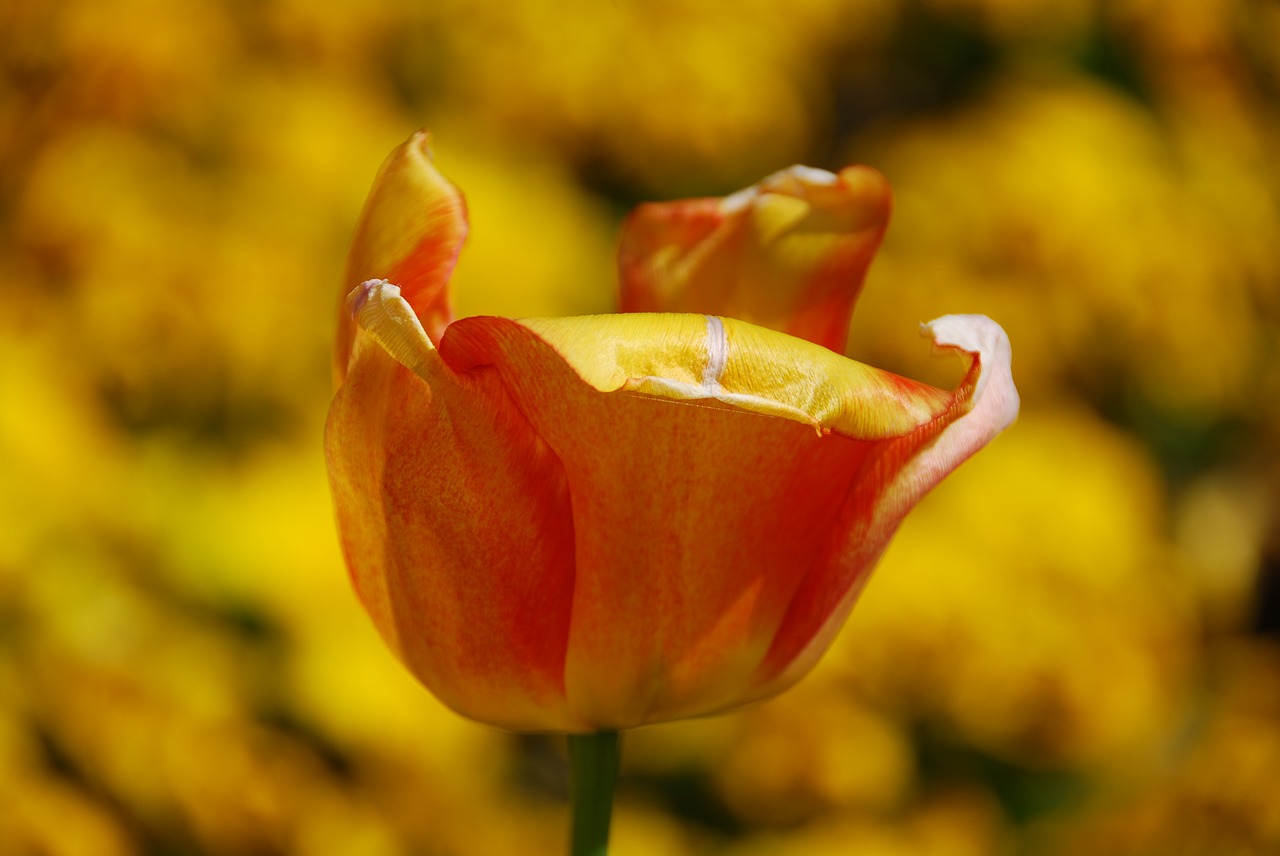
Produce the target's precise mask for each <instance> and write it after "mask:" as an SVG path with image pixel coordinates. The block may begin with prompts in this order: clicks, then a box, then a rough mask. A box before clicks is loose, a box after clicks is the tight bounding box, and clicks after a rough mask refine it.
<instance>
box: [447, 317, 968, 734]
mask: <svg viewBox="0 0 1280 856" xmlns="http://www.w3.org/2000/svg"><path fill="white" fill-rule="evenodd" d="M440 353H441V356H442V357H443V358H444V360H445V362H446V363H448V364H449V366H450V367H451V368H452V369H453V370H454V371H456V372H459V373H470V372H476V371H481V370H483V369H485V368H486V367H488V368H491V369H492V370H493V371H494V372H495V374H497V375H498V376H499V377H500V378H501V379H502V382H503V383H504V385H505V386H506V388H507V389H508V390H510V392H511V395H512V398H513V400H514V401H515V402H516V403H517V405H518V407H519V408H520V410H521V411H522V412H523V413H525V414H526V415H527V417H528V419H529V421H530V424H531V425H532V426H533V428H534V430H535V431H537V432H538V434H539V435H540V436H541V437H543V438H544V439H545V440H546V442H547V443H548V445H549V446H550V447H551V449H552V450H553V451H554V452H555V454H556V455H557V457H558V458H559V459H560V460H561V461H562V463H563V465H564V469H565V474H566V478H567V480H568V486H569V492H570V495H571V496H572V498H573V514H574V524H575V539H576V543H575V562H576V567H577V573H576V579H575V588H574V594H573V614H572V623H571V627H570V631H569V648H568V656H567V659H566V663H565V686H566V693H567V696H568V700H569V704H570V706H571V709H572V710H573V712H574V715H575V716H576V717H577V718H579V719H581V720H584V721H588V722H591V723H594V725H595V726H596V727H598V728H618V727H628V726H633V725H639V724H643V723H645V722H653V721H658V720H663V719H671V718H677V717H681V716H690V715H698V714H705V713H710V712H713V711H715V710H718V709H722V708H725V707H729V706H733V705H735V704H738V703H741V702H742V701H744V700H745V698H746V697H748V696H749V695H750V694H751V692H752V691H753V690H754V689H755V681H756V680H758V675H759V673H760V667H761V663H762V661H763V660H764V658H765V657H766V656H767V654H768V652H769V650H770V647H771V646H772V645H773V644H774V640H775V638H776V636H777V633H778V628H779V626H780V625H781V624H782V622H783V621H784V620H785V619H786V618H787V614H788V612H789V610H790V609H791V605H792V603H793V601H794V600H795V597H796V593H797V590H798V588H799V586H800V585H801V584H802V583H803V582H804V581H805V580H806V579H808V578H809V576H811V575H812V574H813V573H815V572H817V571H818V570H820V568H821V563H822V562H825V561H827V550H828V549H829V545H830V541H831V532H832V530H833V529H834V528H835V527H837V526H838V525H839V524H840V522H841V520H842V516H843V515H844V512H843V508H844V505H845V503H846V497H847V496H848V495H849V494H850V492H851V491H852V490H854V489H855V487H856V485H858V484H859V483H860V482H861V481H862V480H863V479H864V478H865V477H866V476H865V474H866V473H868V472H877V471H879V470H880V469H882V465H881V464H880V463H879V462H880V459H881V458H882V457H883V456H884V454H885V453H886V452H887V451H891V450H896V449H900V448H909V447H910V448H918V447H919V446H921V445H923V444H924V443H926V442H927V441H928V440H929V439H930V438H931V437H933V436H936V435H937V434H938V432H939V431H941V430H942V429H943V427H945V425H946V423H947V422H948V421H949V420H951V419H954V418H955V417H956V416H959V415H960V413H961V411H960V409H959V408H957V406H956V402H957V398H956V397H955V396H952V395H950V394H948V393H945V392H943V391H941V390H936V389H933V388H932V387H928V386H925V385H923V384H918V383H915V382H912V381H909V380H906V379H904V378H899V377H896V376H894V375H890V374H888V373H886V372H881V371H878V370H876V369H872V368H870V367H867V366H862V365H860V364H858V363H854V362H853V361H851V360H847V359H845V358H843V357H840V356H838V355H836V354H833V353H831V352H830V351H827V350H825V349H823V348H821V347H818V346H816V345H812V344H810V343H807V342H803V341H801V340H797V339H794V338H792V337H790V336H785V335H782V334H779V333H776V332H773V331H769V330H764V329H761V328H757V327H754V326H752V325H750V324H746V323H742V322H737V321H731V320H726V319H720V318H714V317H711V318H708V317H704V316H698V315H624V316H600V317H592V318H565V319H537V320H531V321H524V322H513V321H507V320H504V319H497V318H468V319H463V320H461V321H458V322H456V323H455V324H453V325H452V326H451V327H450V328H449V330H448V331H447V332H446V334H445V337H444V339H443V341H442V342H441V346H440ZM894 471H895V472H896V468H895V469H894Z"/></svg>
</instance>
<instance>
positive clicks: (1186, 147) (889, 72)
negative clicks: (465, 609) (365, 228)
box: [0, 0, 1280, 856]
mask: <svg viewBox="0 0 1280 856" xmlns="http://www.w3.org/2000/svg"><path fill="white" fill-rule="evenodd" d="M421 126H427V127H430V128H431V129H432V130H433V131H434V133H435V140H436V153H437V157H438V161H439V163H440V164H441V166H442V169H443V170H444V171H445V172H446V173H447V174H448V175H449V176H451V177H452V178H453V179H454V180H455V181H456V182H457V183H458V184H459V185H460V186H461V187H462V188H463V189H464V191H465V192H466V194H467V197H468V201H469V205H470V210H471V214H472V223H473V231H472V238H471V241H470V243H469V245H468V248H467V250H466V252H465V254H464V257H463V260H462V262H461V264H460V267H459V270H458V274H457V278H456V289H455V294H456V298H457V305H458V308H459V310H460V311H461V313H462V314H472V313H497V314H506V315H517V316H519V315H546V314H550V315H560V314H573V313H587V312H599V311H609V310H611V309H612V306H613V282H614V274H613V260H612V252H613V240H614V237H613V236H614V233H615V228H616V226H617V223H618V221H619V219H620V218H621V217H622V216H623V214H624V213H625V212H626V210H627V209H628V208H629V207H630V206H631V205H632V204H633V203H635V202H636V201H639V200H642V199H667V198H675V197H683V196H693V195H721V194H724V193H727V192H730V191H732V190H735V189H737V188H739V187H742V186H745V185H747V184H750V183H752V182H753V181H755V180H757V179H758V178H760V177H761V176H763V175H764V174H766V173H768V172H770V171H772V170H774V169H778V168H780V167H783V166H785V165H787V164H790V163H793V162H806V163H810V164H812V165H816V166H823V167H827V168H834V167H839V166H841V165H844V164H846V163H852V162H864V163H870V164H872V165H875V166H876V167H878V168H879V169H880V170H882V171H883V172H884V173H885V174H886V175H887V176H888V177H889V178H890V180H891V181H892V183H893V184H894V186H895V187H896V192H897V206H896V210H895V217H894V222H893V224H892V225H891V228H890V232H889V236H888V238H887V241H886V244H885V246H884V249H883V251H882V254H881V256H880V258H879V260H878V261H877V263H876V264H875V266H874V267H873V269H872V272H871V275H870V278H869V280H868V283H867V287H866V290H865V292H864V297H863V300H862V302H861V304H860V306H859V309H858V312H857V314H856V316H855V321H854V329H853V334H852V336H851V339H850V344H849V353H850V354H851V355H853V356H854V357H856V358H858V359H862V360H864V361H867V362H871V363H874V364H877V365H881V366H883V367H886V368H890V369H893V370H896V371H899V372H902V373H905V374H910V375H913V376H919V377H922V378H925V379H929V380H934V381H936V382H939V383H946V382H949V381H950V380H951V379H954V377H955V373H956V367H955V366H951V365H946V364H940V363H937V362H935V361H931V360H930V359H929V357H928V354H927V346H926V344H925V343H924V342H923V341H922V340H920V339H919V338H918V336H917V335H916V325H917V323H918V322H920V321H922V320H927V319H929V318H933V317H935V316H937V315H941V314H944V313H948V312H981V313H986V314H989V315H991V316H993V317H994V318H996V319H998V320H999V321H1001V322H1002V323H1003V324H1004V325H1005V327H1006V328H1007V329H1008V331H1009V333H1010V335H1011V337H1012V340H1013V343H1014V354H1015V366H1014V368H1015V375H1016V377H1017V380H1018V384H1019V386H1020V388H1021V391H1022V394H1023V400H1024V409H1023V415H1022V418H1021V420H1020V422H1019V423H1018V424H1017V425H1016V426H1015V428H1014V429H1013V430H1011V431H1010V432H1008V433H1007V434H1006V435H1004V436H1002V437H1001V438H1000V439H999V440H998V441H997V442H996V443H995V444H994V445H993V446H992V447H991V448H990V449H988V450H987V451H985V452H984V453H982V454H981V455H980V456H978V457H977V458H976V459H974V460H973V461H972V462H970V463H969V464H968V465H966V466H965V467H964V468H962V469H961V470H960V471H959V472H958V473H956V474H955V476H954V477H952V478H951V479H950V480H949V481H948V482H946V483H945V484H944V485H943V486H942V487H940V488H939V489H938V490H937V491H935V493H934V494H933V495H931V496H930V497H929V498H928V499H927V501H926V502H925V503H924V504H923V505H922V506H921V507H920V508H919V509H918V510H917V511H916V512H915V513H914V515H913V516H912V517H911V519H910V520H909V521H908V522H907V524H906V525H905V526H904V528H903V530H902V531H901V532H900V533H899V536H898V538H897V539H896V541H895V543H894V545H893V547H892V548H891V549H890V551H889V553H888V555H887V556H886V558H885V560H884V561H883V563H882V565H881V567H880V568H879V570H878V571H877V574H876V577H875V579H874V580H873V582H872V584H871V585H870V587H869V589H868V590H867V592H866V595H865V597H864V599H863V601H862V603H861V604H860V606H859V607H858V609H857V610H856V611H855V615H854V617H853V619H852V620H851V622H850V624H849V626H848V627H847V629H846V630H845V631H844V633H843V635H842V636H841V637H840V639H839V641H838V643H837V644H836V647H835V649H834V650H833V651H832V652H831V654H830V656H829V657H828V658H827V659H826V660H825V661H824V662H823V664H822V665H821V666H820V667H819V668H818V669H817V670H816V671H815V672H814V674H813V675H812V676H811V677H809V678H808V679H807V680H806V681H805V682H804V683H802V684H801V685H800V686H799V687H797V688H796V689H795V690H793V691H792V692H790V693H789V694H787V695H784V696H782V697H780V698H778V699H776V700H773V701H770V702H767V703H764V704H760V705H757V706H755V707H752V708H750V709H747V710H743V711H741V712H738V713H735V714H732V715H727V716H721V717H718V718H714V719H708V720H703V721H693V722H687V723H680V724H673V725H667V726H658V727H653V728H649V729H645V730H642V731H639V732H636V733H633V734H631V735H629V738H628V743H627V746H626V765H625V773H624V782H623V785H622V790H621V793H620V797H619V805H618V810H617V816H616V826H615V836H614V838H615V850H616V852H617V853H618V854H620V856H629V854H724V856H762V854H782V856H808V854H837V853H850V854H859V856H898V854H903V856H905V854H913V856H935V854H936V856H969V854H973V856H982V854H1050V856H1053V854H1061V856H1073V854H1099V853H1105V854H1119V856H1145V854H1152V855H1153V856H1154V854H1160V856H1190V854H1204V856H1234V854H1275V853H1280V638H1278V634H1280V540H1278V539H1277V534H1276V532H1277V523H1278V522H1280V513H1278V511H1277V502H1276V500H1277V486H1280V449H1277V440H1278V439H1280V213H1278V211H1280V3H1277V2H1274V0H1111V2H1102V0H1096V2H1091V1H1090V0H860V1H859V0H788V2H786V3H783V2H777V0H774V1H773V2H771V0H732V2H730V0H724V2H719V0H703V2H673V0H644V2H640V0H557V2H552V0H505V2H467V0H359V2H356V0H348V2H327V3H312V2H305V0H262V1H261V2H258V1H257V0H109V2H103V0H56V2H49V3H38V2H21V0H7V2H3V3H0V521H2V523H0V853H3V854H6V856H8V854H23V856H26V855H27V854H32V856H34V854H41V856H126V854H139V855H140V856H162V855H163V856H177V854H183V855H184V856H185V854H250V856H254V855H255V854H291V855H292V854H298V856H321V854H344V856H401V854H406V855H407V854H418V855H420V856H451V855H452V854H459V856H461V854H511V853H558V852H561V850H562V848H563V841H564V824H565V814H566V809H565V803H564V797H565V771H564V761H563V747H562V746H561V745H560V743H559V742H558V741H557V740H555V739H552V738H549V737H541V736H525V737H520V736H515V735H510V734H505V733H501V732H497V731H494V730H492V729H489V728H486V727H484V726H480V725H476V724H473V723H471V722H468V721H465V720H462V719H460V718H458V717H456V716H455V715H453V714H451V713H450V712H448V711H447V710H444V709H443V708H442V707H441V706H440V705H439V704H438V703H436V702H435V701H434V700H433V699H432V698H431V697H430V696H429V695H428V694H427V693H426V692H425V691H423V690H422V689H421V688H419V687H418V686H417V685H415V684H414V683H412V682H411V681H410V680H409V678H407V677H406V675H405V674H403V673H402V672H401V670H400V669H399V667H398V666H397V665H396V664H395V663H394V662H393V661H392V659H391V657H390V656H389V655H388V654H387V653H386V652H385V651H384V650H383V648H382V647H381V645H380V643H379V642H378V641H377V640H376V638H375V636H374V633H373V631H372V630H371V628H370V626H369V624H368V622H367V621H366V619H365V618H364V616H363V615H362V614H361V613H360V612H359V610H358V608H357V606H356V602H355V599H354V597H353V596H352V595H351V594H350V592H349V591H348V587H347V582H346V579H345V574H344V571H343V568H342V566H341V562H340V559H339V555H338V548H337V543H336V538H335V536H334V534H333V531H332V517H331V510H330V507H329V499H328V494H327V488H326V483H325V475H324V471H323V463H322V454H321V446H320V440H321V426H322V423H323V419H324V415H325V410H326V407H327V404H328V400H329V397H330V394H331V389H330V374H329V339H330V336H331V330H332V323H333V312H334V309H335V306H336V302H337V292H338V286H339V278H340V271H341V269H342V263H343V258H344V254H345V250H346V245H347V241H348V239H349V236H350V233H351V229H352V226H353V224H354V221H355V218H356V216H357V214H358V212H359V209H360V205H361V202H362V200H363V198H364V195H365V193H366V191H367V190H368V187H369V183H370V181H371V179H372V177H373V174H374V171H375V169H376V168H377V166H378V164H379V163H380V162H381V160H382V158H383V157H384V155H385V154H386V153H387V152H388V151H389V150H390V149H391V148H392V147H393V146H394V145H396V144H397V143H399V142H400V141H401V140H403V139H404V138H405V137H407V136H408V135H409V134H410V133H411V132H412V131H413V130H415V129H416V128H418V127H421Z"/></svg>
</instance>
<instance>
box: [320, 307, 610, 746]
mask: <svg viewBox="0 0 1280 856" xmlns="http://www.w3.org/2000/svg"><path fill="white" fill-rule="evenodd" d="M347 312H348V314H349V315H350V316H351V317H352V318H353V322H354V324H355V326H356V330H357V332H356V336H355V341H354V348H353V353H352V358H351V361H350V368H349V371H348V372H347V374H346V378H345V380H344V381H343V383H342V385H341V387H340V388H339V390H338V393H337V396H336V397H335V399H334V402H333V405H332V407H331V409H330V412H329V419H328V424H327V426H326V432H325V451H326V457H327V459H328V464H329V473H330V482H331V487H332V490H333V495H334V499H335V505H336V508H337V516H338V523H339V526H338V528H339V532H340V534H341V539H342V544H343V549H344V552H345V554H346V558H347V564H348V567H349V569H350V572H351V577H352V581H353V583H354V586H355V588H356V591H357V593H358V594H359V596H360V599H361V601H362V602H363V603H364V606H365V608H366V610H367V611H368V612H369V614H370V616H371V617H372V619H373V621H374V624H375V625H376V626H377V628H378V630H379V631H380V632H381V633H382V635H383V636H384V638H385V639H386V641H387V642H388V644H389V645H390V646H391V648H392V649H393V650H394V651H395V652H396V653H397V655H398V656H399V657H400V659H401V660H402V661H403V662H404V663H405V664H406V666H408V668H409V669H410V670H411V671H412V672H413V673H414V674H415V675H417V677H418V678H419V679H420V680H421V681H422V682H423V683H424V684H425V685H426V686H427V687H429V688H431V689H432V691H433V692H434V693H435V694H436V695H437V696H438V697H439V698H440V699H441V700H442V701H444V702H445V703H446V704H447V705H449V706H450V707H452V708H453V709H454V710H456V711H458V712H459V713H462V714H464V715H467V716H471V717H473V718H475V719H478V720H482V721H484V722H489V723H493V724H497V725H502V726H505V727H508V728H513V729H521V730H582V729H584V728H585V727H586V726H584V724H583V723H581V722H580V721H577V720H574V719H572V718H571V717H570V715H569V713H568V712H567V709H566V706H565V700H564V655H565V648H566V644H567V637H568V628H569V606H570V603H571V598H572V592H573V543H574V536H573V522H572V518H571V514H570V504H569V495H568V490H567V484H566V480H565V475H564V471H563V468H562V467H561V466H560V463H559V461H558V460H557V459H556V457H555V455H554V454H553V453H552V452H551V451H550V450H549V449H548V447H547V445H546V444H545V443H544V442H543V441H542V440H541V439H539V438H538V436H537V435H536V434H535V433H534V432H533V430H531V428H530V426H529V424H528V421H527V420H526V419H525V418H524V416H523V415H522V414H521V412H520V410H519V409H518V408H517V407H516V406H515V405H514V403H513V402H512V400H511V398H510V396H509V395H508V393H507V392H506V390H505V389H504V387H503V385H502V384H501V382H500V381H499V379H498V378H497V376H496V374H494V373H493V372H484V371H479V372H469V373H464V374H455V373H454V372H452V371H451V370H450V369H449V368H448V367H447V366H446V365H445V364H444V362H443V361H442V360H441V359H440V354H439V352H438V351H437V350H436V349H435V348H434V347H433V346H432V344H431V341H430V339H429V338H428V337H427V336H426V333H425V331H424V330H423V329H422V327H421V325H420V324H419V322H418V319H417V317H416V316H415V314H414V312H413V310H412V308H411V307H410V306H409V304H408V303H407V302H406V301H405V300H403V299H402V298H401V297H400V296H399V289H397V288H396V287H395V286H393V285H390V284H388V283H385V282H371V283H366V284H365V285H364V286H361V287H360V288H358V289H356V290H355V291H354V292H352V295H351V296H350V298H349V299H348V302H347Z"/></svg>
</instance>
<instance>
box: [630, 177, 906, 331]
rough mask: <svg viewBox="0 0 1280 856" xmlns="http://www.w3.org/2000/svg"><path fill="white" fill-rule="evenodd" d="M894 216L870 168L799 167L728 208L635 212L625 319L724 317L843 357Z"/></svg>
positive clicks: (711, 203) (717, 202) (672, 206)
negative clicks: (636, 315) (632, 315)
mask: <svg viewBox="0 0 1280 856" xmlns="http://www.w3.org/2000/svg"><path fill="white" fill-rule="evenodd" d="M890 207H891V193H890V190H889V185H888V182H886V181H885V180H884V178H883V177H882V176H881V175H880V174H879V173H878V172H876V171H875V170H873V169H871V168H869V167H865V166H854V167H847V168H846V169H844V170H842V171H841V172H840V173H839V174H838V175H836V174H833V173H829V172H824V171H822V170H817V169H810V168H808V167H800V166H794V167H791V168H790V169H786V170H783V171H781V172H778V173H775V174H774V175H771V176H769V177H768V178H766V179H765V180H764V181H762V182H760V183H759V184H757V185H755V186H754V187H750V188H748V189H746V190H743V191H740V192H739V193H735V194H733V195H732V196H729V197H726V198H724V199H694V200H688V201H682V202H667V203H651V204H645V205H641V206H639V207H638V208H637V209H636V210H635V212H634V213H632V215H631V216H630V217H629V218H628V220H627V221H626V223H625V224H624V226H623V232H622V239H621V245H620V247H619V251H618V269H619V276H620V280H621V294H620V301H619V302H620V305H621V308H622V311H623V312H696V313H700V314H708V315H724V316H727V317H731V318H738V319H741V320H743V321H749V322H751V323H753V324H758V325H760V326H762V327H768V328H770V329H773V330H778V331H781V332H785V333H789V334H791V335H793V336H797V337H799V338H802V339H808V340H809V341H811V342H816V343H818V344H820V345H823V346H824V347H827V348H829V349H831V350H833V351H837V352H843V351H844V348H845V340H846V338H847V337H848V334H849V317H850V315H851V314H852V312H853V304H854V302H855V301H856V300H857V298H858V293H859V291H861V289H862V281H863V278H864V276H865V275H866V271H867V267H868V266H869V265H870V264H871V258H872V256H873V255H874V254H875V251H876V248H877V247H879V245H880V239H881V238H882V237H883V235H884V230H885V227H886V226H887V224H888V220H889V210H890Z"/></svg>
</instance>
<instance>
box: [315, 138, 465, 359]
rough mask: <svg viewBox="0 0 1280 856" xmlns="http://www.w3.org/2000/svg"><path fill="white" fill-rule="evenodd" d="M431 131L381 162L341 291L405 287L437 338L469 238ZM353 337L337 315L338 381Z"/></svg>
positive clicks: (344, 317) (348, 322) (449, 314)
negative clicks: (383, 284)
mask: <svg viewBox="0 0 1280 856" xmlns="http://www.w3.org/2000/svg"><path fill="white" fill-rule="evenodd" d="M430 145H431V135H430V134H428V133H427V132H426V131H418V132H417V133H416V134H414V135H413V136H412V137H410V138H409V139H408V140H406V141H405V142H404V143H402V144H401V145H400V146H398V147H397V148H396V149H395V150H394V151H392V152H391V154H390V155H388V156H387V159H386V160H385V161H383V163H382V166H381V168H379V170H378V175H377V177H376V178H374V180H373V189H372V190H371V191H370V192H369V198H368V199H367V200H366V201H365V204H364V210H363V211H361V213H360V220H359V221H358V223H357V225H356V232H355V237H354V238H353V239H352V243H351V250H350V253H349V254H348V256H347V270H346V274H345V275H344V277H343V280H342V282H343V288H342V295H343V298H344V299H345V297H346V295H347V293H348V292H349V291H350V290H351V289H353V288H355V287H356V286H357V285H359V284H360V283H362V282H366V281H368V280H377V279H386V280H389V281H391V282H394V283H396V284H397V285H399V286H400V290H401V293H402V294H403V295H404V299H405V300H407V301H408V302H409V304H410V305H411V306H412V307H413V309H414V312H415V313H416V314H417V316H418V320H419V321H421V322H422V326H423V327H424V329H425V330H426V332H427V335H428V336H429V337H430V338H431V340H432V341H435V342H438V341H439V340H440V334H441V333H442V332H443V330H444V328H445V326H446V325H447V324H448V323H449V322H450V321H451V320H452V319H453V310H452V308H451V306H450V303H449V289H448V284H449V277H450V276H451V275H452V274H453V268H454V265H455V264H456V263H457V260H458V254H459V253H460V252H461V251H462V244H463V242H464V241H465V240H466V237H467V209H466V203H465V202H464V201H463V198H462V194H461V193H459V192H458V189H457V188H455V187H454V186H453V185H452V184H450V183H449V181H448V180H447V179H446V178H444V176H442V175H441V174H440V173H439V172H438V171H437V170H436V167H435V163H434V161H433V159H432V157H431V148H430ZM354 338H355V329H354V324H353V321H352V319H351V317H350V315H349V314H348V313H345V312H341V311H340V312H339V313H338V332H337V337H336V338H335V340H334V371H335V376H336V378H337V379H338V380H339V381H340V380H341V379H342V377H343V375H344V374H346V370H347V360H348V358H349V356H350V353H351V345H352V341H353V340H354Z"/></svg>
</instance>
